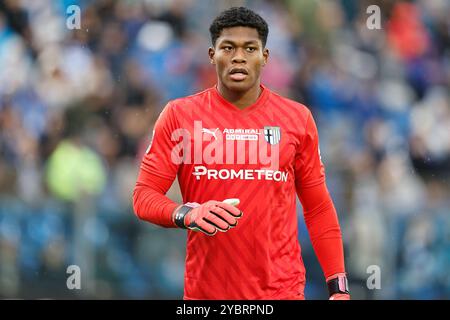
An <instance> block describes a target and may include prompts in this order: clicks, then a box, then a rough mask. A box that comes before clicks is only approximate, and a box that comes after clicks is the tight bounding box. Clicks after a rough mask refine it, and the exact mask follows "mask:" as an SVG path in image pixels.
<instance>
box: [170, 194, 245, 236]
mask: <svg viewBox="0 0 450 320" xmlns="http://www.w3.org/2000/svg"><path fill="white" fill-rule="evenodd" d="M238 204H239V199H227V200H224V201H223V202H220V201H215V200H210V201H207V202H205V203H203V204H198V203H195V202H191V203H186V204H185V205H182V206H180V207H178V208H177V209H176V210H175V212H174V214H173V219H174V222H175V224H176V225H177V226H179V227H180V228H187V229H190V230H194V231H200V232H203V233H204V234H207V235H209V236H213V235H215V234H216V233H217V231H222V232H226V231H228V230H229V229H230V228H234V227H235V226H236V225H237V222H238V221H237V219H239V218H240V217H242V211H240V210H239V209H238V208H236V207H235V206H237V205H238Z"/></svg>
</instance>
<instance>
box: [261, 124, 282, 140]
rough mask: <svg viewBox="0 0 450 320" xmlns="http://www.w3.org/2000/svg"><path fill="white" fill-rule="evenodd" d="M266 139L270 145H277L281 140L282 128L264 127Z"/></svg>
mask: <svg viewBox="0 0 450 320" xmlns="http://www.w3.org/2000/svg"><path fill="white" fill-rule="evenodd" d="M264 139H265V140H266V141H267V142H268V143H270V144H277V143H279V142H280V140H281V129H280V127H269V126H266V127H264Z"/></svg>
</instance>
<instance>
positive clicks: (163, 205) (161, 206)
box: [133, 170, 179, 228]
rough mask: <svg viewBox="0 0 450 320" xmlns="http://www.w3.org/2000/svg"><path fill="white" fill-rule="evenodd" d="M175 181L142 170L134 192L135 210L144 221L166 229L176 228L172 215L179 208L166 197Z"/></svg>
mask: <svg viewBox="0 0 450 320" xmlns="http://www.w3.org/2000/svg"><path fill="white" fill-rule="evenodd" d="M172 183H173V181H172V180H170V179H165V178H162V177H160V176H157V175H153V174H150V173H148V172H147V171H145V170H141V172H140V173H139V177H138V180H137V182H136V186H135V188H134V191H133V208H134V212H135V214H136V215H137V216H138V217H139V218H140V219H142V220H145V221H148V222H151V223H154V224H157V225H160V226H162V227H166V228H176V227H177V226H176V225H175V223H174V222H173V219H172V214H173V212H174V211H175V209H176V208H177V207H178V206H179V204H177V203H176V202H174V201H172V200H170V199H169V198H168V197H167V196H165V194H166V192H167V190H169V188H170V186H171V185H172Z"/></svg>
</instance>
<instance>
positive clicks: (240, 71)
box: [229, 68, 248, 81]
mask: <svg viewBox="0 0 450 320" xmlns="http://www.w3.org/2000/svg"><path fill="white" fill-rule="evenodd" d="M229 74H230V78H231V80H234V81H242V80H244V79H245V78H247V76H248V71H247V70H246V69H244V68H233V69H231V70H230V72H229Z"/></svg>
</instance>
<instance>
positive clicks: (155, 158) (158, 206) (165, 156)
mask: <svg viewBox="0 0 450 320" xmlns="http://www.w3.org/2000/svg"><path fill="white" fill-rule="evenodd" d="M170 108H171V106H170V103H169V104H168V105H167V106H166V107H165V108H164V110H163V111H162V112H161V114H160V116H159V118H158V120H157V121H156V124H155V129H154V131H153V137H152V142H151V144H150V146H149V148H148V149H147V151H146V154H145V155H144V158H143V160H142V163H141V167H140V171H139V176H138V179H137V182H136V186H135V188H134V191H133V208H134V212H135V214H136V215H137V216H138V217H139V218H140V219H142V220H145V221H148V222H150V223H154V224H157V225H160V226H162V227H167V228H171V227H176V226H175V224H174V223H173V221H172V212H173V211H174V210H175V208H176V207H177V206H178V204H177V203H175V202H173V201H172V200H170V199H169V198H168V197H166V196H165V194H166V193H167V190H169V188H170V186H171V185H172V183H173V181H174V179H175V176H176V173H177V170H178V165H177V163H176V162H175V161H172V159H171V153H172V152H173V150H174V148H175V142H174V141H172V139H171V135H172V133H173V132H174V130H176V128H175V120H174V117H173V116H172V111H171V109H170Z"/></svg>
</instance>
